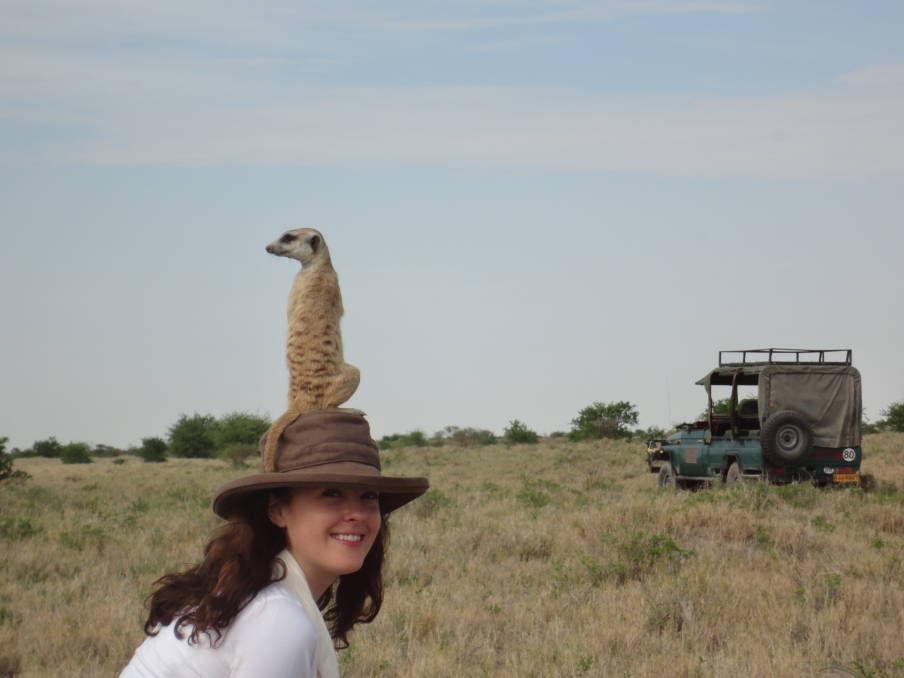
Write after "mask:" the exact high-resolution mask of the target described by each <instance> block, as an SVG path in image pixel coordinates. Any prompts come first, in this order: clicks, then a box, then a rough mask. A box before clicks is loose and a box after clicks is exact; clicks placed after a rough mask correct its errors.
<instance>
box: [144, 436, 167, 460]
mask: <svg viewBox="0 0 904 678" xmlns="http://www.w3.org/2000/svg"><path fill="white" fill-rule="evenodd" d="M138 456H139V457H141V458H142V459H144V460H145V461H146V462H149V463H160V462H162V461H166V443H165V442H164V441H163V440H162V439H160V438H142V439H141V447H139V448H138Z"/></svg>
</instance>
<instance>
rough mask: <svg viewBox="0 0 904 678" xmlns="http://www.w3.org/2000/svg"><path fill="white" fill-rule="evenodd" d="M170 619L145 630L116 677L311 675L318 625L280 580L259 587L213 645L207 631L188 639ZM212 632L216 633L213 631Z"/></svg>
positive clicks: (270, 677)
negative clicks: (150, 633)
mask: <svg viewBox="0 0 904 678" xmlns="http://www.w3.org/2000/svg"><path fill="white" fill-rule="evenodd" d="M190 634H191V627H183V629H182V635H183V638H182V639H181V640H180V639H179V638H177V637H176V634H175V633H174V631H173V624H169V625H168V626H164V627H162V628H161V629H160V632H159V633H158V634H157V635H156V636H149V637H148V638H147V639H146V640H145V641H144V642H143V643H142V644H141V645H139V646H138V649H137V650H135V654H134V655H133V656H132V661H130V662H129V664H128V666H126V667H125V669H123V671H122V673H121V674H119V678H265V677H266V678H315V677H316V676H317V660H318V657H317V630H316V629H315V627H314V625H313V624H312V623H311V620H310V619H308V617H307V615H306V614H305V611H304V608H303V607H302V605H301V603H300V602H298V599H297V598H296V597H295V596H294V595H293V594H292V593H291V592H290V591H289V590H288V589H287V588H286V587H285V586H283V585H282V583H281V582H274V583H272V584H270V585H269V586H267V587H266V588H263V589H261V590H260V591H259V592H258V594H257V595H256V596H255V597H254V599H253V600H252V601H251V602H250V603H248V605H246V606H245V607H244V608H243V609H242V611H241V612H239V613H238V615H236V617H235V619H233V620H232V624H230V625H229V627H228V628H227V629H226V630H225V632H224V636H223V638H222V640H221V642H220V644H219V645H218V646H217V647H211V640H210V637H209V636H208V635H207V634H201V636H200V638H199V639H198V642H197V643H194V644H189V642H188V636H189V635H190ZM212 635H213V637H216V634H212Z"/></svg>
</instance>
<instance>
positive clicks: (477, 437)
mask: <svg viewBox="0 0 904 678" xmlns="http://www.w3.org/2000/svg"><path fill="white" fill-rule="evenodd" d="M446 428H447V430H448V429H453V431H452V435H451V436H449V439H450V440H451V441H452V442H453V443H456V444H458V445H462V446H464V447H472V446H477V445H495V444H496V434H494V433H493V432H492V431H488V430H486V429H485V428H472V427H470V426H467V427H465V428H458V427H456V426H447V427H446Z"/></svg>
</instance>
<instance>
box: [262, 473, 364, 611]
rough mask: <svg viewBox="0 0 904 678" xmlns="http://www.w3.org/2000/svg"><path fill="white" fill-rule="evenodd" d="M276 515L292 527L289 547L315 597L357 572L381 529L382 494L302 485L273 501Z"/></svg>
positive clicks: (279, 521) (288, 532) (288, 528)
mask: <svg viewBox="0 0 904 678" xmlns="http://www.w3.org/2000/svg"><path fill="white" fill-rule="evenodd" d="M270 519H271V520H272V521H273V522H274V523H275V524H276V525H278V526H279V527H284V528H285V529H286V540H287V542H288V543H287V546H286V547H287V548H288V549H289V552H290V553H291V554H292V556H293V557H294V558H295V560H297V561H298V564H299V565H300V566H301V569H302V570H303V571H304V574H305V577H306V578H307V580H308V586H310V588H311V593H312V594H313V595H314V598H315V600H316V599H317V598H319V597H320V596H321V595H322V594H323V592H324V591H326V589H327V588H328V587H329V586H330V585H331V584H332V583H333V582H334V581H335V580H336V578H337V577H339V575H342V574H350V573H352V572H357V571H358V570H360V569H361V566H362V565H363V564H364V557H365V556H366V555H367V553H368V551H370V547H371V546H373V543H374V540H375V539H376V538H377V533H378V532H379V531H380V521H381V517H380V502H379V495H378V494H377V492H375V491H373V490H354V489H349V488H343V487H297V488H294V489H293V490H292V495H291V498H290V500H289V502H288V503H283V504H281V503H272V504H271V506H270Z"/></svg>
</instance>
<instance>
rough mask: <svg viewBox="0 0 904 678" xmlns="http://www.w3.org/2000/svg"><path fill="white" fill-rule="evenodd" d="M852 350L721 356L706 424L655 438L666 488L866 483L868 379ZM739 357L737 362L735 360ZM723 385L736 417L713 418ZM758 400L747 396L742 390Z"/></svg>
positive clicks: (652, 455)
mask: <svg viewBox="0 0 904 678" xmlns="http://www.w3.org/2000/svg"><path fill="white" fill-rule="evenodd" d="M851 357H852V351H851V350H850V349H837V350H836V349H816V350H808V349H782V348H763V349H750V350H745V351H720V352H719V366H718V367H717V368H715V369H714V370H712V371H711V372H710V373H709V374H707V375H706V376H705V377H703V378H702V379H700V381H698V382H697V383H698V384H700V385H701V386H703V387H704V388H705V389H706V395H707V398H708V401H709V407H708V410H707V411H708V416H707V417H706V419H704V420H701V421H696V422H694V423H690V424H681V425H680V426H679V427H678V430H677V431H676V432H675V433H673V434H672V435H670V436H669V437H668V439H667V440H649V441H647V465H648V467H649V469H650V472H651V473H658V474H659V486H660V487H666V488H682V489H691V488H695V487H698V486H700V485H702V484H703V483H711V482H713V481H716V480H720V481H721V482H723V483H733V482H738V481H740V480H742V479H746V478H750V479H760V480H767V481H769V482H772V483H789V482H794V481H809V482H812V483H814V484H815V485H818V486H824V485H828V484H830V483H846V484H853V485H857V484H859V482H860V462H861V460H862V458H863V453H862V451H861V449H860V421H861V416H862V403H861V393H860V373H859V372H858V371H857V369H856V368H854V367H852V366H851ZM729 358H731V359H732V360H729ZM713 387H719V388H722V389H724V388H726V387H727V388H728V389H730V396H729V408H728V413H727V414H716V413H714V411H713ZM745 390H746V391H749V392H750V395H751V396H752V397H744V398H739V394H740V393H741V391H745Z"/></svg>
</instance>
